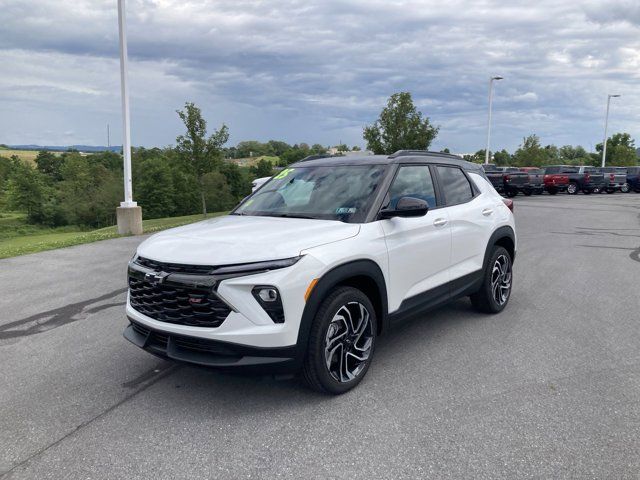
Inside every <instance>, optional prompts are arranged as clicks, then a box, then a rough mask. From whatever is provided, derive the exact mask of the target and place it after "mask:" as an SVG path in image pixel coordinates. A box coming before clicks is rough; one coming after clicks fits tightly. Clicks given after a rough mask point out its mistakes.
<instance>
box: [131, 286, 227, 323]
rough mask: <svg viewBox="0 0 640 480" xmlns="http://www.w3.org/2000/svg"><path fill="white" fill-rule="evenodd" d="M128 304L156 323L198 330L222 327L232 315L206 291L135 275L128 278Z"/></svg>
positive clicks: (215, 296) (214, 295) (215, 297)
mask: <svg viewBox="0 0 640 480" xmlns="http://www.w3.org/2000/svg"><path fill="white" fill-rule="evenodd" d="M129 301H130V303H131V307H133V309H134V310H136V311H138V312H140V313H142V314H143V315H146V316H147V317H150V318H153V319H154V320H159V321H161V322H168V323H177V324H180V325H190V326H196V327H219V326H220V325H221V324H222V322H224V320H225V318H227V316H228V315H229V314H230V313H231V309H230V308H229V306H228V305H227V304H226V303H224V302H223V301H222V300H220V298H218V296H217V295H216V294H215V293H213V292H211V291H208V290H206V289H196V288H193V287H189V286H186V285H185V286H184V287H180V286H176V285H175V284H171V285H167V284H152V283H150V282H147V281H146V280H144V279H140V278H136V277H133V276H129Z"/></svg>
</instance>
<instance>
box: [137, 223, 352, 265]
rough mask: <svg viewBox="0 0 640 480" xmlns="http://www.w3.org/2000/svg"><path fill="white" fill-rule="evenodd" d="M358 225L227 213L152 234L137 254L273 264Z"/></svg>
mask: <svg viewBox="0 0 640 480" xmlns="http://www.w3.org/2000/svg"><path fill="white" fill-rule="evenodd" d="M359 231H360V226H359V225H358V224H349V223H343V222H339V221H333V220H311V219H301V218H277V217H254V216H240V215H227V216H224V217H217V218H212V219H210V220H204V221H202V222H198V223H193V224H190V225H185V226H183V227H178V228H173V229H171V230H165V231H163V232H160V233H157V234H155V235H153V236H152V237H150V238H148V239H147V240H145V241H144V242H142V243H141V244H140V246H139V247H138V255H140V256H142V257H145V258H149V259H152V260H157V261H160V262H167V263H182V264H187V265H216V266H217V265H233V264H237V263H250V262H259V261H263V260H278V259H283V258H290V257H295V256H297V255H300V252H301V251H302V250H305V249H308V248H313V247H317V246H319V245H324V244H327V243H332V242H337V241H340V240H344V239H346V238H349V237H353V236H355V235H357V234H358V232H359Z"/></svg>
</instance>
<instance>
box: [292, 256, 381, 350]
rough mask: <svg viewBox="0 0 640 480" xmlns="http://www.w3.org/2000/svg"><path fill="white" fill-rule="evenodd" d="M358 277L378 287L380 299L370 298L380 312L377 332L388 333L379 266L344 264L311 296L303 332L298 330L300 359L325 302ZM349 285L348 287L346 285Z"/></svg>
mask: <svg viewBox="0 0 640 480" xmlns="http://www.w3.org/2000/svg"><path fill="white" fill-rule="evenodd" d="M358 277H367V278H368V279H369V280H371V281H372V282H373V284H375V286H376V288H377V293H378V296H379V298H378V299H375V298H370V300H371V303H373V304H374V307H376V310H377V311H376V313H377V314H378V326H379V327H378V328H379V329H381V331H384V330H386V329H387V321H388V315H387V313H388V301H387V286H386V281H385V278H384V275H383V273H382V270H381V268H380V266H379V265H378V264H377V263H375V262H374V261H373V260H354V261H351V262H348V263H343V264H341V265H338V266H336V267H334V268H332V269H331V270H329V271H328V272H326V273H325V274H324V275H322V277H320V279H319V280H318V282H317V283H316V284H315V286H314V287H313V290H312V292H311V295H310V296H309V298H308V299H307V302H306V304H305V306H304V311H303V313H302V318H301V320H300V328H299V330H298V340H297V346H298V356H299V358H300V359H302V358H304V355H305V354H306V350H307V343H308V340H309V332H310V330H311V324H312V322H313V319H314V318H315V315H316V312H317V311H318V309H319V308H320V305H321V303H322V301H323V300H324V299H325V298H326V296H327V294H328V293H329V292H330V291H331V290H332V289H333V288H335V287H336V286H338V285H341V284H345V283H344V282H347V281H349V280H350V279H357V278H358ZM347 285H349V284H348V283H347ZM351 286H355V287H356V288H357V286H356V285H352V284H351Z"/></svg>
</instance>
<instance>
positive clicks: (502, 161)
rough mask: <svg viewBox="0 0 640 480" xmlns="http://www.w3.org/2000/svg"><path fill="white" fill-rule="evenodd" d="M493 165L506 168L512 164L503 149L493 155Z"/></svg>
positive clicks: (509, 156)
mask: <svg viewBox="0 0 640 480" xmlns="http://www.w3.org/2000/svg"><path fill="white" fill-rule="evenodd" d="M493 163H495V164H496V165H500V166H508V165H511V163H512V157H511V154H510V153H509V152H507V150H505V149H504V148H503V149H502V150H499V151H497V152H494V153H493Z"/></svg>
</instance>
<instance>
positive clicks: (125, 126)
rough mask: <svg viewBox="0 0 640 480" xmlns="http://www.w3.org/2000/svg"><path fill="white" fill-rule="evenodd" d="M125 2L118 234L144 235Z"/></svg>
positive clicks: (121, 26)
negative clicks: (137, 197)
mask: <svg viewBox="0 0 640 480" xmlns="http://www.w3.org/2000/svg"><path fill="white" fill-rule="evenodd" d="M124 2H125V0H118V30H119V37H120V91H121V95H122V156H123V158H124V202H120V207H118V208H117V211H116V213H117V215H116V216H117V220H118V233H120V234H134V235H139V234H141V233H142V209H141V208H140V207H139V206H138V204H137V203H136V202H134V201H133V188H132V182H131V130H130V125H129V87H128V86H127V69H128V65H127V63H128V58H127V24H126V15H125V13H126V11H125V4H124Z"/></svg>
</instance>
